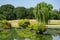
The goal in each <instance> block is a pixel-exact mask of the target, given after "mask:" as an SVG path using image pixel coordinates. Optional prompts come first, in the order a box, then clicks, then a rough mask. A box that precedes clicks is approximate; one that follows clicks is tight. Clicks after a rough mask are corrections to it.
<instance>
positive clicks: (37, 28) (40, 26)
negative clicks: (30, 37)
mask: <svg viewBox="0 0 60 40" xmlns="http://www.w3.org/2000/svg"><path fill="white" fill-rule="evenodd" d="M33 29H34V31H35V32H36V33H37V34H43V32H44V31H46V26H45V24H43V23H41V24H36V25H34V28H33Z"/></svg>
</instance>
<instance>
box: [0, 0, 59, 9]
mask: <svg viewBox="0 0 60 40" xmlns="http://www.w3.org/2000/svg"><path fill="white" fill-rule="evenodd" d="M43 1H44V2H46V3H48V4H52V5H53V7H54V9H59V8H60V0H0V6H1V5H5V4H12V5H14V6H15V7H18V6H24V7H26V8H30V7H35V6H36V5H37V4H38V3H40V2H43Z"/></svg>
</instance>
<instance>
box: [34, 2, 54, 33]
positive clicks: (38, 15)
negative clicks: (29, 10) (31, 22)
mask: <svg viewBox="0 0 60 40" xmlns="http://www.w3.org/2000/svg"><path fill="white" fill-rule="evenodd" d="M52 8H53V7H52V5H51V4H47V3H45V2H41V3H39V4H37V6H36V7H35V8H34V15H35V19H36V21H37V22H38V24H37V27H38V30H39V33H42V32H43V31H44V29H45V27H46V26H45V24H46V23H48V19H49V17H50V16H49V12H50V11H51V10H52Z"/></svg>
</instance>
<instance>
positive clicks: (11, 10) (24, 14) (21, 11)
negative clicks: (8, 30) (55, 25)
mask: <svg viewBox="0 0 60 40" xmlns="http://www.w3.org/2000/svg"><path fill="white" fill-rule="evenodd" d="M47 5H48V6H47ZM34 10H35V12H36V11H37V12H36V13H38V11H39V14H42V13H44V16H45V18H46V19H47V17H48V19H56V20H57V19H60V9H59V10H56V9H53V6H52V5H51V4H47V3H45V2H41V3H39V4H37V6H36V7H34V8H33V7H31V8H25V7H14V6H13V5H11V4H5V5H1V6H0V20H3V19H6V20H14V19H35V16H34V14H35V12H34ZM39 14H38V15H39ZM40 16H42V15H40ZM42 17H43V16H42ZM42 21H43V20H42Z"/></svg>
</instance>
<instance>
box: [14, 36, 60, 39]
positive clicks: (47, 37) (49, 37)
mask: <svg viewBox="0 0 60 40" xmlns="http://www.w3.org/2000/svg"><path fill="white" fill-rule="evenodd" d="M14 40H60V36H59V35H57V36H53V35H52V36H46V35H45V36H44V35H43V36H34V37H31V38H20V39H17V38H16V39H14Z"/></svg>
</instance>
